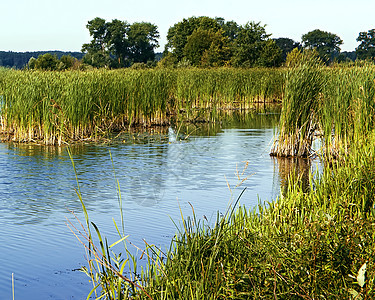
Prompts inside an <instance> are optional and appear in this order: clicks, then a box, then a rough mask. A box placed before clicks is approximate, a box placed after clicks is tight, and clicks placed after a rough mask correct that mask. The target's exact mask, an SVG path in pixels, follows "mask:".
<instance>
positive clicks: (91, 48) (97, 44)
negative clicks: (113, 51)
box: [82, 18, 110, 68]
mask: <svg viewBox="0 0 375 300" xmlns="http://www.w3.org/2000/svg"><path fill="white" fill-rule="evenodd" d="M86 28H87V29H88V30H89V33H90V36H91V37H92V40H91V42H90V43H88V44H83V45H82V52H85V53H86V55H85V56H84V58H83V61H84V62H85V63H87V64H89V65H92V66H94V67H96V68H102V67H108V66H109V64H110V55H109V51H108V47H107V39H108V37H107V23H106V21H105V20H104V19H102V18H95V19H93V20H91V21H89V22H88V23H87V25H86Z"/></svg>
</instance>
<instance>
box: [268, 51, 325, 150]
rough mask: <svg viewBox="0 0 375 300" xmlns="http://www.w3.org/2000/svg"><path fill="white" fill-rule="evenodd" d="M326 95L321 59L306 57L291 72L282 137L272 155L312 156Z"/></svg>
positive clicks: (283, 111) (289, 73)
mask: <svg viewBox="0 0 375 300" xmlns="http://www.w3.org/2000/svg"><path fill="white" fill-rule="evenodd" d="M322 91H323V74H322V66H321V63H320V61H319V58H318V57H303V59H302V61H301V62H300V64H298V65H297V66H296V67H292V68H291V69H289V70H288V72H287V73H286V80H285V91H284V93H285V94H284V98H283V107H282V111H281V118H280V130H279V137H278V140H276V141H275V143H274V146H273V148H272V150H271V155H275V156H285V157H295V156H299V157H308V156H310V151H311V145H312V142H313V138H314V133H315V129H316V128H317V124H318V120H319V119H318V118H319V115H318V114H319V109H320V98H321V94H322Z"/></svg>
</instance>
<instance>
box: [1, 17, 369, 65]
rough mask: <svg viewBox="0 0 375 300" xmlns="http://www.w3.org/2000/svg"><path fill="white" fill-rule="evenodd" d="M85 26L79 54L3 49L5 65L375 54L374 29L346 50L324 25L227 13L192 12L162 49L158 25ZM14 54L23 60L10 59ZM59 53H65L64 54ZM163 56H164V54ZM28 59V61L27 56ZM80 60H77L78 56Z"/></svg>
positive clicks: (239, 61) (330, 58)
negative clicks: (276, 26)
mask: <svg viewBox="0 0 375 300" xmlns="http://www.w3.org/2000/svg"><path fill="white" fill-rule="evenodd" d="M86 28H87V29H88V31H89V34H90V37H91V41H90V42H89V43H87V44H83V46H82V53H80V54H81V56H80V57H78V55H77V54H76V53H71V54H69V55H61V52H59V53H49V54H47V53H43V54H41V55H38V56H37V58H35V56H30V55H27V54H20V55H19V56H18V57H17V55H15V54H14V52H10V53H9V52H0V66H1V65H2V66H9V67H16V68H19V66H20V64H21V63H20V61H22V62H23V63H24V64H23V66H25V65H27V67H29V68H36V69H48V70H64V69H67V68H73V67H75V68H77V66H81V65H84V66H91V67H94V68H126V67H133V68H147V67H153V66H156V62H157V61H159V60H160V61H159V62H158V63H159V64H160V65H161V66H164V67H176V66H195V67H220V66H233V67H278V66H281V65H282V64H283V63H285V61H286V58H287V55H288V54H289V53H290V52H291V51H292V50H293V49H296V48H297V49H299V50H304V49H309V50H310V49H312V50H314V51H316V53H317V54H318V55H319V57H320V58H321V59H322V60H323V61H324V62H325V63H327V64H330V63H332V62H345V61H354V60H356V59H372V60H373V59H374V58H375V29H371V30H369V31H367V32H360V33H359V36H358V38H357V41H358V42H360V45H359V46H358V47H357V48H356V49H355V51H353V52H341V48H340V46H341V45H342V44H343V41H342V39H341V38H340V37H339V36H338V35H336V34H334V33H331V32H327V31H322V30H319V29H316V30H313V31H310V32H308V33H306V34H304V35H302V37H301V42H296V41H294V40H292V39H290V38H276V39H273V38H271V34H269V33H267V31H266V26H263V25H261V24H260V23H256V22H248V23H246V24H244V25H239V24H237V23H236V22H235V21H225V20H224V19H223V18H210V17H205V16H202V17H190V18H187V19H183V20H182V21H180V22H178V23H176V24H174V25H173V26H171V27H170V28H169V30H168V34H167V44H166V45H165V49H164V52H163V54H162V55H160V54H157V53H155V50H156V49H157V48H158V47H159V43H158V38H159V37H160V35H159V32H158V28H157V26H156V25H154V24H152V23H148V22H135V23H133V24H130V23H128V22H127V21H121V20H118V19H114V20H112V21H106V20H105V19H102V18H98V17H97V18H94V19H93V20H90V21H89V22H88V23H87V25H86ZM12 54H13V56H14V57H17V59H18V60H19V61H17V62H16V61H15V60H14V61H11V59H10V58H9V57H11V56H12ZM59 54H60V55H59ZM161 57H162V58H161ZM25 59H27V62H25ZM78 60H80V61H79V63H77V61H78Z"/></svg>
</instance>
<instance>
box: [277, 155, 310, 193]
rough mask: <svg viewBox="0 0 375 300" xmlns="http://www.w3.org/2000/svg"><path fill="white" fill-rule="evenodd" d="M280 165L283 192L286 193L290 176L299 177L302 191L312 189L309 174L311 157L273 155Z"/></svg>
mask: <svg viewBox="0 0 375 300" xmlns="http://www.w3.org/2000/svg"><path fill="white" fill-rule="evenodd" d="M272 158H273V160H274V163H275V167H276V163H277V166H278V171H279V177H280V188H281V193H282V194H283V195H284V194H285V192H286V191H287V189H288V184H289V180H290V178H298V181H299V182H300V183H301V187H302V191H303V192H307V191H309V189H310V185H309V176H310V170H311V159H308V158H300V157H292V158H290V157H272Z"/></svg>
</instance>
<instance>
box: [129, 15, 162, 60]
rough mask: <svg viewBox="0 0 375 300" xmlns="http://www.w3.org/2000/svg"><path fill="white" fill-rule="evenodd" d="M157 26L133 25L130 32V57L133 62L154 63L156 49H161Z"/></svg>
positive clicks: (144, 23)
mask: <svg viewBox="0 0 375 300" xmlns="http://www.w3.org/2000/svg"><path fill="white" fill-rule="evenodd" d="M159 37H160V36H159V32H158V29H157V26H156V25H154V24H151V23H146V22H141V23H133V24H132V25H131V26H130V28H129V32H128V41H129V47H130V48H129V53H130V54H129V55H130V59H131V60H132V62H143V63H147V62H148V61H153V60H154V59H155V51H154V50H155V48H157V47H159V42H158V38H159Z"/></svg>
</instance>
